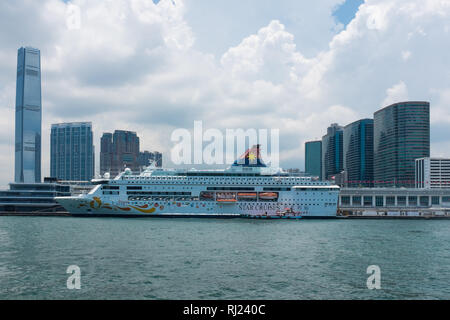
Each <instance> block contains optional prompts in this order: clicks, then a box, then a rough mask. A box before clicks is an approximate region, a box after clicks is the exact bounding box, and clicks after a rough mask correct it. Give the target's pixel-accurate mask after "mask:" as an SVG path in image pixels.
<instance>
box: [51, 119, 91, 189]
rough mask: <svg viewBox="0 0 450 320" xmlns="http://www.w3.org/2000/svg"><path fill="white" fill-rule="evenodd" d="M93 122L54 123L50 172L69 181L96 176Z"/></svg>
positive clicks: (89, 178)
mask: <svg viewBox="0 0 450 320" xmlns="http://www.w3.org/2000/svg"><path fill="white" fill-rule="evenodd" d="M92 136H93V133H92V123H91V122H72V123H58V124H52V130H51V134H50V174H51V176H52V177H54V178H58V179H59V180H67V181H90V180H91V179H92V178H94V145H93V137H92Z"/></svg>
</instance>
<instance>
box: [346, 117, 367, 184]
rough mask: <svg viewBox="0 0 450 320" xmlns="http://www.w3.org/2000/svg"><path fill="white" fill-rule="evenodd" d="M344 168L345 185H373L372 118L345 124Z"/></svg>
mask: <svg viewBox="0 0 450 320" xmlns="http://www.w3.org/2000/svg"><path fill="white" fill-rule="evenodd" d="M344 170H345V171H346V173H347V182H346V183H345V184H346V185H347V186H349V187H372V186H373V119H362V120H358V121H355V122H353V123H350V124H348V125H346V126H345V128H344Z"/></svg>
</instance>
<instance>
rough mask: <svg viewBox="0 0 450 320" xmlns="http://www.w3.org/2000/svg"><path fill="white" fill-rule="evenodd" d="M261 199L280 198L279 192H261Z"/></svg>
mask: <svg viewBox="0 0 450 320" xmlns="http://www.w3.org/2000/svg"><path fill="white" fill-rule="evenodd" d="M259 199H261V200H276V199H278V193H277V192H260V193H259Z"/></svg>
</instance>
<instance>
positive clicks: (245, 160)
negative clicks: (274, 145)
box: [233, 144, 267, 167]
mask: <svg viewBox="0 0 450 320" xmlns="http://www.w3.org/2000/svg"><path fill="white" fill-rule="evenodd" d="M260 146H261V145H259V144H256V145H254V146H253V147H251V148H250V149H248V150H247V151H245V152H244V154H243V155H242V156H240V157H239V159H237V160H236V161H235V162H234V163H233V167H236V166H242V167H267V166H266V165H265V164H264V162H263V161H262V158H261V153H260Z"/></svg>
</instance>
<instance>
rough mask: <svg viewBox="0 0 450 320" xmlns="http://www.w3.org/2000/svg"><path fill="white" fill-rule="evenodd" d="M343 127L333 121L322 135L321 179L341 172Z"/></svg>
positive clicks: (330, 177)
mask: <svg viewBox="0 0 450 320" xmlns="http://www.w3.org/2000/svg"><path fill="white" fill-rule="evenodd" d="M342 136H343V128H342V127H341V126H339V125H338V124H337V123H333V124H332V125H331V126H330V127H328V129H327V134H326V135H324V136H323V137H322V179H325V180H329V179H332V176H335V175H336V174H338V173H341V172H342V170H343V169H344V166H343V156H342V149H343V139H342Z"/></svg>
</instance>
